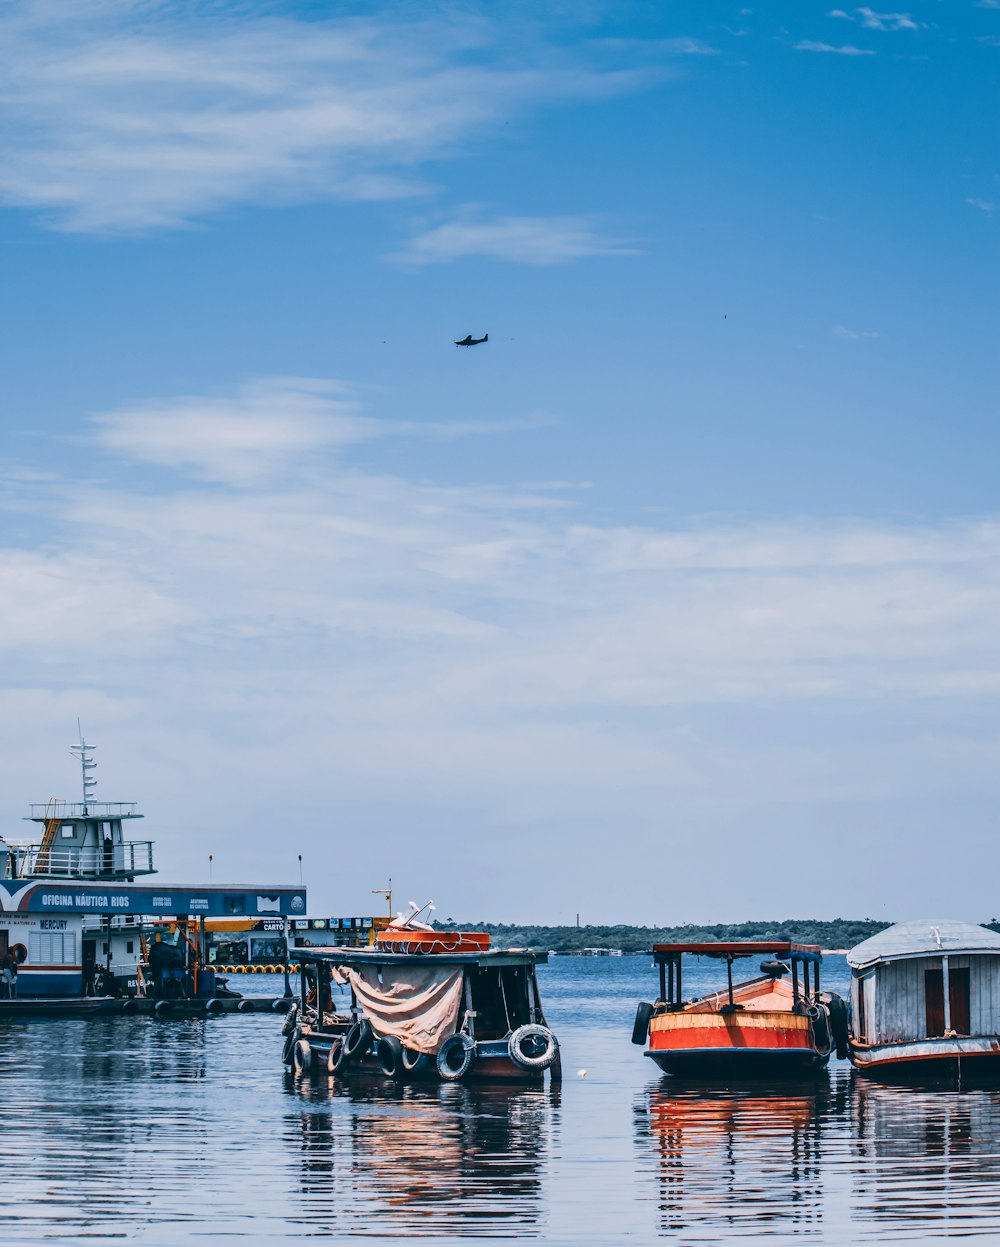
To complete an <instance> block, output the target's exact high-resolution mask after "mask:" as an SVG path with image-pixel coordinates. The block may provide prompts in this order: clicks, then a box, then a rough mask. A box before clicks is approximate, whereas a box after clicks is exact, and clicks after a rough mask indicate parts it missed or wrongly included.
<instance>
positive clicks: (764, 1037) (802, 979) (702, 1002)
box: [632, 940, 847, 1079]
mask: <svg viewBox="0 0 1000 1247" xmlns="http://www.w3.org/2000/svg"><path fill="white" fill-rule="evenodd" d="M689 956H695V957H710V958H714V959H716V960H718V961H721V962H724V963H725V967H726V980H725V983H724V984H723V985H721V986H720V987H719V989H718V990H717V991H714V992H712V993H710V994H709V995H706V996H700V997H698V998H696V999H692V1000H688V1001H685V999H684V986H683V985H684V958H685V957H689ZM759 956H764V957H767V958H769V959H768V960H765V961H762V962H761V964H760V976H759V977H758V978H753V979H748V980H746V981H745V982H742V983H734V982H733V963H734V962H735V961H738V960H740V959H741V958H744V957H759ZM822 959H823V954H822V953H821V952H820V950H819V948H818V947H816V946H815V945H812V944H791V943H788V942H787V941H785V940H740V941H734V942H732V943H707V944H657V945H655V946H654V948H653V960H654V963H655V964H656V966H657V967H658V968H659V972H660V995H659V999H658V1000H657V1001H656V1002H655V1003H647V1002H643V1003H641V1004H640V1005H639V1007H638V1009H637V1010H636V1017H635V1025H634V1027H633V1030H632V1042H633V1043H634V1044H646V1043H647V1041H648V1045H649V1046H648V1047H647V1048H646V1056H648V1057H649V1058H650V1059H651V1060H652V1061H655V1062H656V1064H657V1065H658V1066H659V1067H660V1069H661V1070H663V1072H664V1073H665V1074H674V1075H680V1076H687V1077H693V1078H703V1077H708V1078H715V1077H725V1078H727V1079H729V1078H755V1077H780V1078H794V1077H800V1076H802V1075H803V1074H805V1073H809V1072H811V1071H814V1070H818V1069H821V1068H822V1067H823V1066H824V1065H826V1063H827V1061H828V1060H829V1059H830V1054H831V1053H832V1052H834V1051H836V1052H837V1054H838V1056H846V1055H847V1006H846V1004H845V1002H844V1001H843V1000H841V998H840V997H839V996H837V995H835V994H833V993H821V992H820V963H821V962H822Z"/></svg>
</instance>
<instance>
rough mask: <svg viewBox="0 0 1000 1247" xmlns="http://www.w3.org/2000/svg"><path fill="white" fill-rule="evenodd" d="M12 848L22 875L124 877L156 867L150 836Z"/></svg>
mask: <svg viewBox="0 0 1000 1247" xmlns="http://www.w3.org/2000/svg"><path fill="white" fill-rule="evenodd" d="M12 847H14V846H12ZM14 851H15V853H16V854H17V873H18V874H19V875H20V876H21V878H22V879H23V878H25V877H27V876H39V875H41V876H45V877H53V878H59V879H128V878H130V877H131V876H133V875H151V874H153V873H154V872H155V869H156V868H155V867H154V865H153V841H152V840H126V841H125V842H124V843H122V844H115V845H111V846H109V847H107V848H105V847H104V845H101V846H95V845H91V846H87V847H84V848H73V847H71V846H65V847H64V846H62V845H59V844H54V845H51V846H50V845H45V844H22V845H17V846H16V847H15V849H14Z"/></svg>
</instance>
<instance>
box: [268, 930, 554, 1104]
mask: <svg viewBox="0 0 1000 1247" xmlns="http://www.w3.org/2000/svg"><path fill="white" fill-rule="evenodd" d="M420 912H421V910H418V909H414V912H413V913H411V914H410V915H409V916H408V917H407V918H405V919H403V918H400V919H398V920H397V921H396V922H394V923H392V924H390V925H389V926H388V927H386V928H385V929H384V930H381V931H379V932H378V933H377V935H376V939H375V945H374V947H372V948H367V949H361V948H304V947H303V948H299V949H297V950H296V952H297V956H298V960H299V967H300V970H299V973H300V995H299V1000H298V1002H297V1003H296V1005H295V1006H294V1007H293V1009H292V1011H291V1012H290V1013H289V1014H288V1016H287V1017H286V1018H285V1024H284V1033H285V1045H284V1050H283V1053H282V1059H283V1061H284V1063H285V1065H286V1066H290V1067H291V1068H292V1069H293V1070H294V1072H295V1073H296V1074H297V1075H300V1076H303V1077H316V1076H320V1075H322V1076H324V1077H326V1076H332V1077H334V1078H347V1077H350V1076H352V1075H358V1074H367V1075H375V1076H380V1077H385V1078H390V1079H393V1080H395V1081H398V1082H402V1081H405V1080H408V1079H411V1078H431V1079H442V1080H444V1081H446V1082H458V1081H461V1080H466V1081H518V1082H529V1083H531V1082H540V1081H542V1079H543V1076H544V1071H545V1070H548V1071H549V1073H550V1077H551V1079H552V1080H553V1081H554V1082H557V1081H559V1079H560V1077H561V1065H560V1059H559V1043H558V1041H557V1040H556V1037H555V1035H554V1034H553V1033H552V1031H551V1030H550V1029H549V1026H548V1025H547V1023H546V1020H545V1015H544V1013H543V1012H542V1004H541V998H540V996H539V991H538V979H537V975H536V972H535V971H536V967H537V966H538V965H539V964H542V963H544V962H545V961H546V960H547V957H546V955H545V954H544V953H536V952H534V951H532V950H530V949H511V950H494V949H491V948H490V937H489V936H488V935H485V934H480V933H479V932H470V931H466V932H457V931H438V930H434V929H433V928H431V927H429V926H426V925H417V924H416V921H415V919H416V915H417V914H419V913H420ZM335 985H336V986H340V987H341V988H342V989H343V990H344V992H345V993H347V995H346V996H345V1000H344V1006H343V1007H342V1008H340V1009H335V1008H334V997H333V989H334V986H335Z"/></svg>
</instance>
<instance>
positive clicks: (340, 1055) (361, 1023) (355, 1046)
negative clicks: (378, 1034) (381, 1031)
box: [332, 1018, 372, 1074]
mask: <svg viewBox="0 0 1000 1247" xmlns="http://www.w3.org/2000/svg"><path fill="white" fill-rule="evenodd" d="M371 1046H372V1028H371V1023H370V1022H369V1021H368V1019H367V1018H359V1019H358V1021H356V1022H355V1023H354V1025H353V1026H352V1027H351V1029H350V1030H349V1031H348V1032H347V1034H346V1035H345V1036H344V1038H343V1039H342V1040H341V1043H340V1047H339V1048H338V1049H337V1055H336V1057H335V1058H334V1060H333V1065H332V1071H333V1073H335V1074H337V1073H339V1072H340V1071H341V1070H342V1069H344V1067H345V1066H347V1065H351V1064H353V1062H355V1061H360V1060H361V1058H362V1057H363V1056H364V1055H365V1053H366V1052H367V1051H368V1049H369V1048H370V1047H371Z"/></svg>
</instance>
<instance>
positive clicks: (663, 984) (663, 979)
mask: <svg viewBox="0 0 1000 1247" xmlns="http://www.w3.org/2000/svg"><path fill="white" fill-rule="evenodd" d="M659 969H660V999H661V1000H663V1001H665V1000H666V999H667V967H666V964H665V963H664V962H662V961H661V962H660V966H659Z"/></svg>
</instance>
